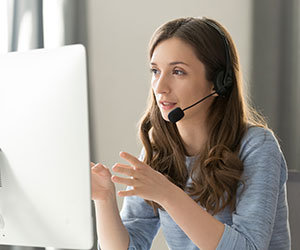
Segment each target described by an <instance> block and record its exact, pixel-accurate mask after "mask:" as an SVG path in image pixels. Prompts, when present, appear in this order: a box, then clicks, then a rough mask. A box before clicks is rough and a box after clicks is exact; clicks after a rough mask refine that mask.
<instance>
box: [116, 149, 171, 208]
mask: <svg viewBox="0 0 300 250" xmlns="http://www.w3.org/2000/svg"><path fill="white" fill-rule="evenodd" d="M120 156H121V157H122V158H123V159H125V160H126V161H128V162H129V163H130V165H126V164H121V163H116V164H115V165H114V166H113V167H112V170H113V171H114V172H117V173H121V174H124V175H127V176H129V177H130V178H122V177H118V176H115V175H113V176H112V177H111V180H112V181H113V182H115V183H120V184H125V185H127V186H132V189H131V190H127V191H119V192H118V195H119V196H133V195H137V196H139V197H141V198H143V199H146V200H152V201H155V202H157V203H161V202H162V201H163V200H164V199H165V197H166V196H167V194H168V192H169V191H170V189H171V187H172V186H175V185H174V184H173V183H172V182H170V181H169V180H168V179H167V178H166V177H165V176H164V175H163V174H161V173H159V172H158V171H155V170H154V169H152V168H151V167H150V166H148V165H147V164H145V163H144V162H141V161H139V160H138V159H137V158H136V157H134V156H132V155H130V154H129V153H126V152H121V153H120Z"/></svg>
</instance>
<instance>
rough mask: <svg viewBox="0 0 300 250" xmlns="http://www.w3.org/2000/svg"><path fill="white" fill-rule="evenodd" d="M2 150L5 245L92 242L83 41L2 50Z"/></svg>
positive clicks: (0, 229) (0, 208)
mask: <svg viewBox="0 0 300 250" xmlns="http://www.w3.org/2000/svg"><path fill="white" fill-rule="evenodd" d="M0 148H1V152H0V173H1V181H0V245H20V246H36V247H55V248H67V249H90V248H92V245H93V223H92V221H93V220H92V204H91V185H90V150H89V124H88V91H87V77H86V54H85V49H84V47H83V46H82V45H72V46H65V47H62V48H58V49H49V50H47V49H37V50H32V51H28V52H12V53H8V54H4V55H0ZM0 248H1V246H0Z"/></svg>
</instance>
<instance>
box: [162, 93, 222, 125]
mask: <svg viewBox="0 0 300 250" xmlns="http://www.w3.org/2000/svg"><path fill="white" fill-rule="evenodd" d="M216 93H217V91H215V92H213V93H211V94H209V95H207V96H205V97H204V98H202V99H201V100H199V101H198V102H195V103H194V104H192V105H191V106H188V107H187V108H185V109H183V110H182V109H181V108H179V107H177V108H176V109H174V110H172V111H171V112H170V113H169V114H168V118H169V120H170V122H172V123H176V122H178V121H179V120H181V119H182V117H184V111H186V110H187V109H190V108H192V107H194V106H195V105H197V104H198V103H200V102H202V101H204V100H205V99H206V98H208V97H210V96H212V95H214V94H216Z"/></svg>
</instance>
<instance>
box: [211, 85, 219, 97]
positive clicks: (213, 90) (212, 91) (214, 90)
mask: <svg viewBox="0 0 300 250" xmlns="http://www.w3.org/2000/svg"><path fill="white" fill-rule="evenodd" d="M214 92H215V94H214V95H213V96H218V94H217V91H216V89H215V86H213V88H212V90H211V93H214Z"/></svg>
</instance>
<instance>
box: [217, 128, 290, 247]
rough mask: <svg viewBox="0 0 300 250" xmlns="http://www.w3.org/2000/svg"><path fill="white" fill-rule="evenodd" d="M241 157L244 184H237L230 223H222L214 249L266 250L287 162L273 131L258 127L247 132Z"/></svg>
mask: <svg viewBox="0 0 300 250" xmlns="http://www.w3.org/2000/svg"><path fill="white" fill-rule="evenodd" d="M240 158H241V160H242V161H243V163H244V172H243V176H242V180H243V181H244V184H243V183H242V182H240V183H239V186H238V190H237V200H236V210H235V211H234V212H233V214H232V225H230V226H229V225H225V230H224V233H223V236H222V238H221V240H220V242H219V245H218V247H217V250H225V249H226V250H240V249H245V250H258V249H261V250H265V249H268V247H269V243H270V240H271V236H272V230H273V226H274V222H275V217H276V212H277V211H276V210H277V205H278V204H277V203H278V197H279V194H280V193H281V192H285V182H286V179H287V173H286V171H287V169H286V163H285V160H284V158H283V155H282V152H281V150H280V147H279V145H278V142H277V140H276V139H275V137H274V136H273V134H272V133H271V132H270V131H268V130H265V129H262V128H258V127H253V128H250V129H249V131H248V132H247V134H246V136H245V138H244V140H243V142H242V145H241V149H240ZM282 206H285V204H282ZM284 219H286V218H282V220H284ZM279 249H280V248H279Z"/></svg>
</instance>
